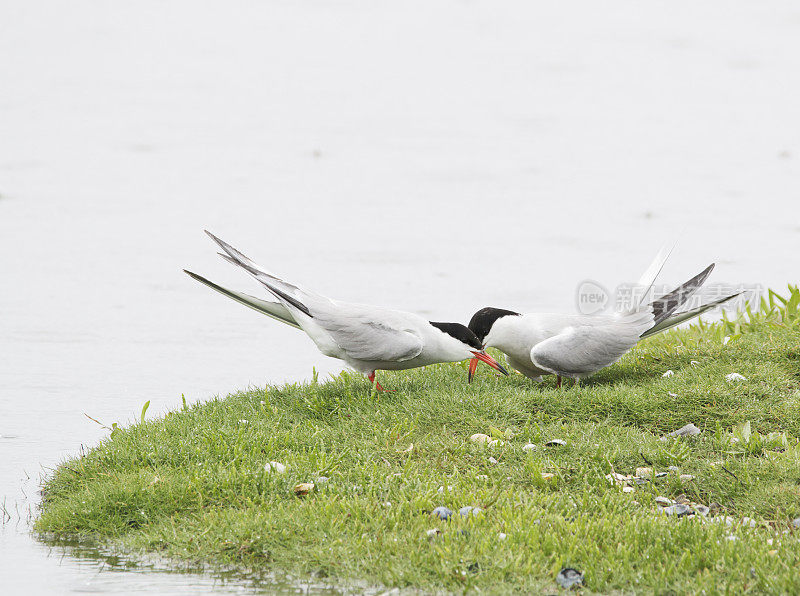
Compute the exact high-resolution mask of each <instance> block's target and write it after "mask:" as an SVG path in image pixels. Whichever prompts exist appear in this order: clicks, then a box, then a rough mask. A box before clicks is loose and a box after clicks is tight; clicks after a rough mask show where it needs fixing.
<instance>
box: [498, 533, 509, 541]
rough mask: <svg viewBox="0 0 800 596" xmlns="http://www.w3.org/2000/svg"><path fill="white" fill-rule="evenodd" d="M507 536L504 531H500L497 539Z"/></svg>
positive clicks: (503, 538)
mask: <svg viewBox="0 0 800 596" xmlns="http://www.w3.org/2000/svg"><path fill="white" fill-rule="evenodd" d="M506 538H507V536H506V535H505V534H504V533H503V532H500V533H499V534H498V535H497V539H498V540H505V539H506Z"/></svg>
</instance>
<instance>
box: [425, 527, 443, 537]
mask: <svg viewBox="0 0 800 596" xmlns="http://www.w3.org/2000/svg"><path fill="white" fill-rule="evenodd" d="M441 533H442V532H441V531H440V530H439V528H431V529H430V530H428V531H427V532H425V534H426V535H427V536H428V538H436V537H437V536H438V535H439V534H441Z"/></svg>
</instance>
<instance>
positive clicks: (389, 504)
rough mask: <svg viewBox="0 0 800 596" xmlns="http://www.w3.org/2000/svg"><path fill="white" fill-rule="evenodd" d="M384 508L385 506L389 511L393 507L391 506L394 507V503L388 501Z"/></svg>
mask: <svg viewBox="0 0 800 596" xmlns="http://www.w3.org/2000/svg"><path fill="white" fill-rule="evenodd" d="M383 506H384V507H386V508H387V509H389V507H391V506H392V502H391V501H386V502H385V503H384V504H383Z"/></svg>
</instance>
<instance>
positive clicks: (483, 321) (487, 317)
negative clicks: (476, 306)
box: [469, 306, 519, 343]
mask: <svg viewBox="0 0 800 596" xmlns="http://www.w3.org/2000/svg"><path fill="white" fill-rule="evenodd" d="M508 316H519V313H518V312H514V311H513V310H505V309H503V308H494V307H492V306H487V307H486V308H482V309H480V310H479V311H478V312H476V313H475V314H474V315H472V318H471V319H470V321H469V328H470V330H471V331H472V332H473V333H474V334H475V335H476V336H477V338H478V339H479V340H480V341H481V343H482V342H483V340H484V339H486V336H487V335H489V332H490V331H491V330H492V325H494V322H495V321H496V320H497V319H500V318H502V317H508Z"/></svg>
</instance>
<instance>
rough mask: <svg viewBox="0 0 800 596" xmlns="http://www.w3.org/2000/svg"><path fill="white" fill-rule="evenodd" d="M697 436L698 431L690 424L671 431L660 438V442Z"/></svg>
mask: <svg viewBox="0 0 800 596" xmlns="http://www.w3.org/2000/svg"><path fill="white" fill-rule="evenodd" d="M699 434H700V429H699V428H697V427H696V426H695V425H694V424H692V423H691V422H690V423H689V424H687V425H686V426H682V427H680V428H679V429H678V430H673V431H672V432H671V433H668V434H666V435H664V436H663V437H661V440H662V441H666V440H667V439H668V438H669V437H693V436H695V435H699Z"/></svg>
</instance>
